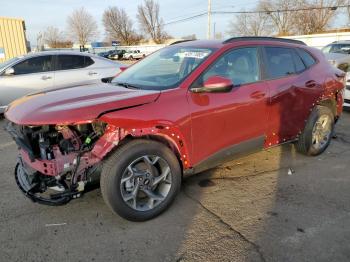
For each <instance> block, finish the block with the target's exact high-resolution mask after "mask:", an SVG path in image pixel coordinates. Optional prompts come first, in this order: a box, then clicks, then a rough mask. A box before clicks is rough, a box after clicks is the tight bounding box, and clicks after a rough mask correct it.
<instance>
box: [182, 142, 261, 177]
mask: <svg viewBox="0 0 350 262" xmlns="http://www.w3.org/2000/svg"><path fill="white" fill-rule="evenodd" d="M264 142H265V136H259V137H257V138H253V139H250V140H247V141H244V142H241V143H239V144H235V145H233V146H230V147H227V148H224V149H222V150H220V151H218V152H216V153H215V154H213V155H211V156H209V157H208V158H207V159H205V160H203V161H201V162H200V163H198V164H197V165H195V166H194V167H193V168H191V169H187V170H185V171H184V175H192V174H197V173H200V172H203V171H205V170H208V169H211V168H213V167H216V166H219V165H220V164H223V163H225V162H228V161H231V160H233V159H236V158H239V157H242V156H245V155H249V154H251V153H254V152H257V151H260V150H262V149H263V148H264Z"/></svg>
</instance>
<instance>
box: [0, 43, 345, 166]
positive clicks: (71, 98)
mask: <svg viewBox="0 0 350 262" xmlns="http://www.w3.org/2000/svg"><path fill="white" fill-rule="evenodd" d="M182 45H184V46H191V45H193V46H197V47H215V48H218V50H217V51H216V52H214V53H213V54H212V55H211V56H210V57H209V58H208V59H207V60H206V61H205V62H204V63H202V64H201V65H200V66H199V67H198V68H197V69H196V70H195V71H194V72H193V73H192V74H190V75H189V76H188V77H187V79H186V80H185V81H184V82H183V83H182V84H181V85H180V86H179V87H178V88H175V89H171V90H166V91H161V92H158V91H135V90H130V89H124V88H120V87H114V86H110V85H101V86H92V87H91V86H90V87H89V86H85V87H74V88H69V89H64V90H59V91H55V92H48V93H44V94H38V95H34V96H31V97H25V98H22V99H20V100H17V101H16V102H14V103H13V104H12V105H11V106H10V108H9V110H8V111H7V112H6V117H7V118H8V119H9V120H10V121H13V122H15V123H17V124H21V125H43V124H64V123H70V124H73V123H77V122H88V121H93V120H95V119H97V118H99V120H101V121H104V122H106V123H107V124H108V125H109V127H108V129H107V131H106V133H105V135H104V136H103V137H102V138H101V139H100V140H99V141H98V142H97V143H96V144H95V147H94V149H93V150H92V151H91V154H92V155H93V156H94V159H102V158H103V157H104V156H105V155H106V154H107V153H108V152H109V151H110V150H112V149H113V148H114V147H115V146H117V145H118V143H119V142H120V140H122V139H124V138H125V137H127V136H133V137H145V136H153V137H159V138H161V139H163V140H165V141H168V143H169V144H170V146H171V147H172V148H173V150H174V151H175V152H176V153H177V155H178V156H179V158H180V159H181V161H182V163H183V166H184V168H185V169H186V168H189V167H192V166H194V165H196V164H197V163H199V162H200V161H202V160H204V159H205V158H207V157H208V156H210V155H212V154H214V153H215V152H217V151H219V150H221V149H223V148H225V147H229V146H231V145H234V144H238V143H240V142H244V141H246V140H249V139H251V138H256V137H259V136H265V138H266V140H265V147H270V146H273V145H276V144H280V143H283V142H285V141H289V140H293V139H295V138H296V137H297V136H298V134H299V132H300V131H301V130H303V128H304V125H305V121H306V120H307V118H308V116H309V114H310V112H311V111H312V109H313V108H314V106H315V105H317V104H319V103H321V102H322V101H323V100H327V99H331V100H334V101H336V103H337V114H338V115H340V114H341V110H342V97H341V94H340V93H339V92H340V90H341V89H343V87H344V85H343V82H342V80H341V79H340V78H339V77H337V76H336V73H339V71H338V70H337V69H335V68H333V67H331V66H330V65H329V64H328V62H327V61H325V58H324V57H323V55H322V54H321V53H320V52H319V51H316V50H314V49H312V48H308V47H303V46H299V47H301V48H305V49H307V50H309V52H311V53H312V54H314V56H316V57H317V59H318V60H319V62H318V63H317V64H316V65H314V66H313V67H312V68H310V69H308V70H306V71H305V72H303V73H301V74H299V75H292V76H289V77H285V78H281V79H275V80H268V81H260V82H258V83H253V84H248V85H242V86H240V87H234V88H233V89H232V91H231V92H228V93H192V92H190V91H189V87H190V86H191V84H192V83H193V82H194V81H195V80H196V78H197V77H198V76H199V75H200V74H201V73H202V72H203V71H204V70H205V69H207V68H208V66H210V65H211V64H212V63H213V62H214V61H215V60H216V59H217V58H218V57H219V56H220V55H222V54H223V53H224V52H225V51H227V50H230V49H232V48H236V47H242V46H248V45H252V46H259V45H273V46H295V45H293V44H286V43H277V42H269V41H257V42H254V41H250V42H235V43H229V44H222V43H219V42H216V41H212V42H207V41H202V42H200V43H198V42H195V41H194V42H187V43H183V44H182ZM310 83H311V84H310ZM136 105H142V106H136ZM132 106H136V107H132ZM125 107H128V108H127V109H124V110H117V111H114V112H108V111H111V110H114V109H122V108H125ZM104 112H108V113H105V114H102V113H104ZM101 114H102V116H101V117H99V116H100V115H101ZM94 161H95V160H94ZM94 161H92V162H94ZM56 169H57V168H56Z"/></svg>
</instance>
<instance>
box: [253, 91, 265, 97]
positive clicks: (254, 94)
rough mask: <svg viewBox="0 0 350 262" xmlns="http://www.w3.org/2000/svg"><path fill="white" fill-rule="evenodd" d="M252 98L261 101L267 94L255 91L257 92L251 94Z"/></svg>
mask: <svg viewBox="0 0 350 262" xmlns="http://www.w3.org/2000/svg"><path fill="white" fill-rule="evenodd" d="M250 97H251V98H254V99H261V98H263V97H265V93H263V92H261V91H255V92H253V93H251V94H250Z"/></svg>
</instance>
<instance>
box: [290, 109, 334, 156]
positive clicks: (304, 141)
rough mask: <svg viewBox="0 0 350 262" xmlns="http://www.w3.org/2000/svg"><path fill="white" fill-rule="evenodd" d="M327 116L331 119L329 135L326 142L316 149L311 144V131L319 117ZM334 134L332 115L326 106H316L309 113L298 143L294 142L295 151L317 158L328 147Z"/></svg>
mask: <svg viewBox="0 0 350 262" xmlns="http://www.w3.org/2000/svg"><path fill="white" fill-rule="evenodd" d="M324 115H327V116H329V118H330V119H331V133H330V135H329V138H328V141H327V142H326V143H325V144H324V145H323V146H322V147H321V148H317V147H316V146H314V144H313V138H312V135H313V130H314V126H315V124H316V123H317V121H318V120H319V119H320V117H321V116H324ZM333 132H334V114H333V112H332V110H331V109H330V108H328V107H326V106H319V105H318V106H316V107H315V108H314V110H313V111H312V112H311V114H310V116H309V119H308V120H307V122H306V125H305V128H304V130H303V132H302V133H301V134H300V136H299V139H298V141H297V142H296V149H297V150H298V151H299V152H300V153H302V154H304V155H308V156H317V155H319V154H322V153H323V152H324V151H325V150H326V149H327V147H328V146H329V144H330V142H331V139H332V136H333Z"/></svg>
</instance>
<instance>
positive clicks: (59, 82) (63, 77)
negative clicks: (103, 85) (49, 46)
mask: <svg viewBox="0 0 350 262" xmlns="http://www.w3.org/2000/svg"><path fill="white" fill-rule="evenodd" d="M55 60H56V63H55V83H54V85H55V87H64V86H70V85H77V84H82V83H84V84H86V83H96V82H99V81H100V78H101V77H100V74H99V72H98V70H94V68H93V64H94V63H95V62H94V60H93V59H92V58H91V57H89V56H85V55H77V54H59V55H56V57H55Z"/></svg>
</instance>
